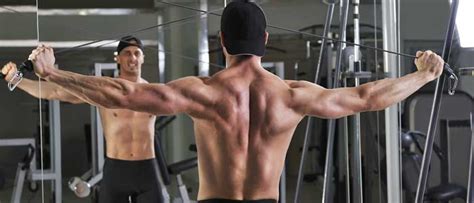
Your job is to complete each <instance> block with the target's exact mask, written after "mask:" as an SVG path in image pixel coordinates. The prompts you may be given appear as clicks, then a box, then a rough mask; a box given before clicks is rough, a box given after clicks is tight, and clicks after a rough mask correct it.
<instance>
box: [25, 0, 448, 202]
mask: <svg viewBox="0 0 474 203" xmlns="http://www.w3.org/2000/svg"><path fill="white" fill-rule="evenodd" d="M265 29H266V19H265V15H264V13H263V11H262V10H261V8H260V7H258V6H257V5H256V4H255V3H251V2H249V1H245V0H244V1H242V0H240V1H233V2H231V3H229V4H228V5H227V7H226V8H225V10H224V12H223V15H222V19H221V34H220V35H221V44H222V46H223V48H224V52H225V56H226V61H227V68H226V69H225V70H223V71H220V72H219V73H217V74H215V75H214V76H212V77H202V78H200V77H185V78H182V79H178V80H175V81H171V82H169V83H167V84H137V83H132V82H129V81H127V80H123V79H112V78H99V77H91V76H83V75H80V74H75V73H71V72H67V71H61V70H57V69H54V68H53V64H54V62H55V58H54V53H53V50H52V48H50V47H45V46H43V47H39V48H38V49H37V51H35V53H33V54H32V55H31V59H32V60H33V62H34V64H35V72H36V73H37V74H38V75H39V76H40V77H41V78H44V79H45V80H47V81H50V82H52V83H55V84H57V85H59V86H61V87H63V88H64V89H66V90H68V91H69V92H71V93H72V94H74V95H76V96H77V97H80V98H82V99H83V100H85V101H87V102H89V103H91V104H94V105H100V106H103V107H104V108H113V109H115V108H127V109H131V110H134V111H141V112H148V113H152V114H157V115H170V114H179V113H185V114H187V115H189V116H190V117H191V118H192V119H193V121H194V131H195V137H196V144H197V148H198V150H197V151H198V157H199V193H198V200H200V201H201V202H227V201H228V202H244V201H245V202H276V201H277V199H278V195H279V194H278V184H279V179H280V174H281V172H282V169H283V166H284V160H285V155H286V152H287V149H288V146H289V144H290V141H291V138H292V136H293V133H294V131H295V128H296V126H297V125H298V123H299V122H300V121H301V120H302V119H303V118H304V117H305V116H307V115H311V116H317V117H321V118H340V117H343V116H347V115H351V114H354V113H356V112H363V111H377V110H381V109H384V108H386V107H388V106H390V105H393V104H395V103H397V102H399V101H401V100H403V99H405V98H406V97H408V96H409V95H410V94H412V93H414V92H415V91H416V90H418V89H419V88H420V87H422V86H423V85H425V84H426V83H428V82H430V81H432V80H434V79H435V78H437V77H438V76H439V75H440V74H441V72H442V67H443V60H442V59H441V58H440V57H439V56H437V55H436V54H434V53H432V52H430V51H427V52H423V53H422V52H418V53H417V55H418V56H419V57H420V58H419V59H417V60H416V61H415V63H416V65H417V67H418V71H417V72H415V73H412V74H408V75H406V76H404V77H401V78H398V79H384V80H380V81H376V82H371V83H367V84H364V85H361V86H358V87H353V88H339V89H324V88H323V87H320V86H318V85H316V84H313V83H310V82H305V81H284V80H281V79H280V78H278V77H277V76H275V75H273V74H271V73H270V72H267V71H266V70H265V69H263V68H262V66H261V57H262V56H263V55H264V51H265V44H266V41H267V39H268V33H267V32H266V31H265Z"/></svg>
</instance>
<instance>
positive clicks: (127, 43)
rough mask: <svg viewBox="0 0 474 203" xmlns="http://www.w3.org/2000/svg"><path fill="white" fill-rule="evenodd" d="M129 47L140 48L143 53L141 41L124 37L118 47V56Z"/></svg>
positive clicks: (131, 37) (132, 37)
mask: <svg viewBox="0 0 474 203" xmlns="http://www.w3.org/2000/svg"><path fill="white" fill-rule="evenodd" d="M129 46H135V47H138V48H140V49H141V50H142V51H143V43H142V41H141V40H140V39H138V38H136V37H134V36H126V37H122V38H121V39H120V42H119V44H118V46H117V54H120V52H121V51H122V50H123V49H125V48H127V47H129Z"/></svg>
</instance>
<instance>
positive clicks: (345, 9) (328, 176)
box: [322, 0, 350, 203]
mask: <svg viewBox="0 0 474 203" xmlns="http://www.w3.org/2000/svg"><path fill="white" fill-rule="evenodd" d="M340 11H341V12H340V16H341V17H340V18H339V24H340V26H339V36H340V40H343V41H345V40H346V27H347V16H348V13H349V0H341V3H340ZM337 47H338V48H337V53H336V69H335V71H334V76H333V77H334V78H333V80H332V88H338V87H339V84H340V74H341V69H342V51H343V50H344V48H345V47H346V44H344V43H338V46H337ZM335 128H336V120H334V119H330V120H329V121H328V134H327V136H328V138H327V139H328V140H327V148H326V161H325V165H324V185H323V197H322V202H323V203H327V202H331V182H332V164H333V159H334V139H335V136H336V135H335V131H336V129H335ZM347 194H348V196H349V194H350V191H347Z"/></svg>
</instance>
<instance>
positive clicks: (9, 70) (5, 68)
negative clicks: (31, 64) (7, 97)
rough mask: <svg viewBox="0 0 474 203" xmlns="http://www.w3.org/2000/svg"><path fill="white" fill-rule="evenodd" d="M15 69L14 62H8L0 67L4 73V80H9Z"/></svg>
mask: <svg viewBox="0 0 474 203" xmlns="http://www.w3.org/2000/svg"><path fill="white" fill-rule="evenodd" d="M16 71H17V68H16V64H14V63H13V62H9V63H7V64H6V65H4V66H3V68H2V74H4V75H5V81H7V82H8V81H10V80H11V79H12V78H13V76H14V75H15V73H16Z"/></svg>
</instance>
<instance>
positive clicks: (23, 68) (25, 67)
mask: <svg viewBox="0 0 474 203" xmlns="http://www.w3.org/2000/svg"><path fill="white" fill-rule="evenodd" d="M18 71H20V72H21V73H23V74H25V72H27V71H28V72H33V62H31V60H26V61H23V63H21V64H20V66H19V67H18ZM5 77H6V75H5V74H3V73H1V72H0V79H5Z"/></svg>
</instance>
